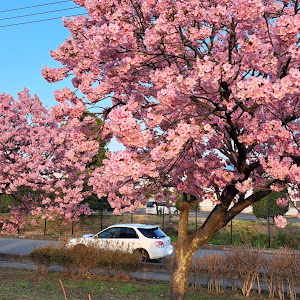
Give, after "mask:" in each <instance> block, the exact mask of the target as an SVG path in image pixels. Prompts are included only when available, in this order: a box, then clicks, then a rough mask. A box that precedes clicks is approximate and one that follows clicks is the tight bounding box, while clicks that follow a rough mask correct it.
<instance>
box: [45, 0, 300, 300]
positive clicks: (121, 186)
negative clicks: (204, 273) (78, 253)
mask: <svg viewBox="0 0 300 300" xmlns="http://www.w3.org/2000/svg"><path fill="white" fill-rule="evenodd" d="M74 2H75V3H77V4H79V5H81V6H82V7H85V8H86V10H87V13H88V16H87V17H85V16H80V17H73V18H71V19H65V20H64V26H66V27H67V28H68V29H69V30H70V33H71V37H70V38H68V39H66V40H65V41H64V42H63V44H62V45H61V46H60V47H59V48H58V49H57V50H56V51H52V52H51V56H52V57H53V58H54V59H55V60H57V61H59V62H60V63H61V64H62V66H61V67H59V68H56V69H52V68H50V67H44V69H43V71H42V72H43V75H44V77H45V78H46V80H48V81H49V82H54V81H59V80H62V79H63V78H65V77H67V76H73V79H72V84H73V86H74V88H76V89H78V90H79V91H80V92H81V93H83V94H84V95H85V96H86V98H85V100H84V101H83V100H82V99H81V100H78V101H77V102H76V103H75V102H74V101H73V104H74V105H77V106H79V107H80V106H81V105H85V104H86V103H90V104H94V103H99V102H100V101H102V100H104V99H107V98H109V97H110V98H111V100H112V104H111V105H110V106H109V107H106V108H105V109H104V110H103V119H104V120H105V125H104V128H103V138H106V139H107V140H109V139H110V138H111V137H112V136H114V137H115V138H116V139H117V140H118V141H119V142H120V143H122V144H123V145H124V146H125V148H126V149H125V150H124V151H119V152H115V153H112V154H110V155H108V156H107V159H106V160H104V165H103V166H102V167H100V168H98V169H96V171H95V172H94V175H93V178H92V179H91V180H90V184H91V185H92V186H93V187H94V190H95V191H96V192H97V193H98V196H99V197H102V196H105V195H108V200H109V202H110V204H111V206H112V207H113V208H114V209H115V210H114V211H115V213H122V212H124V211H133V210H134V209H135V208H136V206H137V202H138V200H139V201H141V202H143V201H145V197H144V196H143V195H146V194H147V193H149V192H151V193H153V192H156V193H157V197H158V198H159V197H162V193H161V191H162V190H163V189H164V188H168V187H172V188H174V189H175V190H177V191H178V192H180V193H182V194H183V196H184V201H183V203H182V207H181V214H180V221H179V230H178V237H179V240H178V243H177V245H176V249H175V256H174V264H173V273H172V274H173V275H172V282H171V298H172V299H183V298H184V297H185V293H186V290H187V286H188V276H187V274H188V269H189V267H190V265H191V261H192V257H193V254H194V252H195V251H196V250H197V249H199V247H201V245H203V244H204V243H205V242H207V241H208V240H209V238H210V237H211V236H212V235H213V234H214V233H215V232H216V231H218V230H220V229H221V228H222V227H224V226H226V224H227V223H228V222H229V221H230V220H231V219H233V218H234V217H235V216H236V215H237V214H239V213H240V212H241V211H242V210H243V209H245V208H246V207H248V206H249V205H251V204H253V203H254V202H257V201H259V200H260V199H262V198H263V197H265V196H267V195H268V194H269V193H271V191H273V190H274V191H280V190H282V189H285V188H287V187H289V190H290V191H291V193H290V194H291V195H290V196H289V197H299V196H300V193H299V182H300V166H299V163H300V156H299V153H300V150H299V149H300V147H299V146H300V145H299V137H300V132H299V117H300V100H299V96H300V90H299V88H300V80H299V79H300V71H299V61H300V50H299V29H300V13H299V8H300V7H299V2H298V0H276V1H275V0H252V1H243V0H218V1H214V0H209V1H208V0H203V1H199V0H176V1H175V0H74ZM57 93H58V94H59V96H60V97H59V99H58V100H59V101H60V102H61V104H60V105H59V106H57V107H56V108H55V110H54V113H56V115H61V116H67V115H70V114H69V108H68V105H67V102H68V100H69V99H70V96H69V94H70V90H64V91H60V92H57ZM249 190H252V191H253V193H252V194H251V195H249V193H247V194H246V192H247V191H249ZM188 195H189V197H187V196H188ZM206 198H208V199H210V200H211V201H213V203H214V204H215V207H214V209H213V210H212V211H211V213H210V215H209V216H208V218H207V219H206V221H205V222H204V223H203V224H202V225H201V226H200V227H199V228H198V229H197V230H196V231H195V232H194V233H193V234H188V233H187V224H188V216H189V209H190V207H191V205H192V204H193V202H195V201H200V202H201V201H202V200H203V199H206ZM275 222H277V225H278V226H281V227H282V226H284V225H285V224H286V220H285V219H284V218H283V217H281V216H279V217H276V218H275Z"/></svg>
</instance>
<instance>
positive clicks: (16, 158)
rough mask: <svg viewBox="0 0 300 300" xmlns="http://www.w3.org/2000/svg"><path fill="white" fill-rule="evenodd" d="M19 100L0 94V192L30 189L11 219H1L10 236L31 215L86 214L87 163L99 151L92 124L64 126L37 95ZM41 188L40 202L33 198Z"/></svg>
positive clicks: (13, 209) (73, 216)
mask: <svg viewBox="0 0 300 300" xmlns="http://www.w3.org/2000/svg"><path fill="white" fill-rule="evenodd" d="M18 96H19V100H18V101H16V100H14V99H13V97H12V96H10V95H8V94H2V95H0V99H1V101H0V107H1V111H2V112H3V113H2V114H1V116H0V123H1V130H2V134H1V138H2V142H1V147H0V162H1V172H0V183H1V193H3V194H11V195H12V196H14V197H17V196H16V195H18V192H19V190H20V189H22V188H24V187H26V189H27V190H28V193H27V194H25V195H22V198H20V199H19V198H18V197H17V198H16V199H17V200H18V201H19V205H16V206H12V207H11V208H10V214H11V216H10V217H9V218H8V219H6V220H2V221H1V223H2V232H3V233H12V234H15V233H16V232H17V229H18V228H22V227H24V225H25V216H26V215H27V214H32V215H43V216H44V217H47V218H48V219H51V218H53V215H58V216H59V217H61V218H69V219H73V220H75V219H78V214H77V212H78V211H79V212H80V214H81V213H88V210H87V208H86V205H83V206H81V202H82V200H83V196H82V194H81V191H82V187H83V183H84V180H83V179H84V178H85V177H86V176H87V175H86V174H85V170H86V162H88V161H89V160H90V159H91V157H92V156H94V155H95V154H96V153H97V149H98V144H97V142H95V140H93V139H89V138H90V137H92V135H91V133H92V128H91V126H92V125H93V123H92V122H91V120H89V119H84V120H83V121H82V122H79V120H77V122H76V121H75V120H71V119H69V122H68V123H67V124H64V126H60V124H59V123H57V122H56V120H55V118H54V116H51V115H50V113H49V112H48V111H47V110H46V109H45V108H44V107H43V106H42V103H41V102H40V100H39V98H38V97H37V96H35V97H33V98H32V97H31V96H30V95H29V91H28V90H27V89H24V91H22V92H20V93H19V95H18ZM65 104H66V105H68V103H67V102H65ZM60 116H61V115H59V118H60ZM56 117H58V115H56ZM66 118H67V116H65V120H66ZM86 134H88V135H89V138H87V136H86ZM79 174H80V175H79ZM37 190H38V191H41V193H40V195H39V196H38V198H37V196H35V195H34V192H35V191H37ZM31 191H32V192H31ZM53 193H54V194H55V195H57V197H56V198H53ZM50 195H52V196H50ZM78 207H80V209H78ZM33 222H34V221H33Z"/></svg>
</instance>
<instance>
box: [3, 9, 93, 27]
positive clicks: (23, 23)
mask: <svg viewBox="0 0 300 300" xmlns="http://www.w3.org/2000/svg"><path fill="white" fill-rule="evenodd" d="M84 15H87V14H86V13H85V14H79V15H71V16H61V17H57V18H50V19H43V20H36V21H28V22H22V23H15V24H9V25H0V28H3V27H11V26H18V25H25V24H31V23H39V22H44V21H51V20H57V19H61V18H70V17H78V16H84Z"/></svg>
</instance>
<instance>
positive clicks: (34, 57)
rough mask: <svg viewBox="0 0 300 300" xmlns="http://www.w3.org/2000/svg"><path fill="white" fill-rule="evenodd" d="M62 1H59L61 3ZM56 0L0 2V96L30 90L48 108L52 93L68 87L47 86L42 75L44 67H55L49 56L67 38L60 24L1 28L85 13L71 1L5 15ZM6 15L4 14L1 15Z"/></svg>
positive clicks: (62, 85)
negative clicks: (25, 89)
mask: <svg viewBox="0 0 300 300" xmlns="http://www.w3.org/2000/svg"><path fill="white" fill-rule="evenodd" d="M61 1H62V0H61ZM53 2H60V1H59V0H12V1H1V5H0V11H1V12H0V36H1V47H0V66H1V72H0V93H1V94H2V93H3V92H5V93H10V94H12V95H13V96H16V94H17V92H18V91H20V90H23V88H24V87H27V88H29V90H30V92H31V94H38V95H39V96H40V99H41V101H42V102H43V103H44V104H45V105H48V106H49V107H51V106H53V105H55V101H54V96H53V92H54V90H55V89H59V88H62V87H64V86H66V85H69V83H68V82H62V83H57V84H49V83H47V82H46V80H45V79H44V78H43V77H42V75H41V70H42V68H43V66H44V65H47V66H52V67H55V66H58V65H59V64H58V63H57V62H55V61H54V60H53V59H52V58H51V57H50V55H49V51H50V50H51V49H52V50H55V49H57V48H58V46H59V45H60V44H61V43H62V41H63V40H64V39H65V38H67V37H68V36H69V33H68V30H67V29H66V28H64V27H63V26H62V20H61V19H56V20H51V21H44V22H36V23H31V24H23V25H19V26H11V27H1V26H7V25H10V24H16V23H23V22H32V21H38V20H44V19H50V18H57V17H60V16H64V15H66V16H68V15H73V14H80V13H84V12H85V10H84V9H82V8H80V7H78V6H77V5H75V4H74V2H73V1H68V2H62V3H56V4H53V5H46V6H39V7H35V8H30V9H29V8H28V9H21V10H14V11H6V10H11V9H16V8H23V7H27V6H35V5H41V4H47V3H53ZM76 6H77V7H78V9H72V10H65V11H59V12H58V11H57V12H53V13H48V14H41V15H35V16H28V17H23V18H13V19H7V20H3V19H5V18H12V17H17V16H21V15H26V14H36V13H41V12H48V11H54V10H60V9H66V8H72V7H76ZM3 11H6V12H3Z"/></svg>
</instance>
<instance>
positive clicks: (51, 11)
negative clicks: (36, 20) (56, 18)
mask: <svg viewBox="0 0 300 300" xmlns="http://www.w3.org/2000/svg"><path fill="white" fill-rule="evenodd" d="M78 8H81V7H79V6H77V7H71V8H62V9H57V10H50V11H44V12H39V13H34V14H28V15H22V16H15V17H8V18H2V19H0V21H4V20H10V19H17V18H24V17H31V16H36V15H43V14H50V13H53V12H58V11H64V10H70V9H78Z"/></svg>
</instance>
